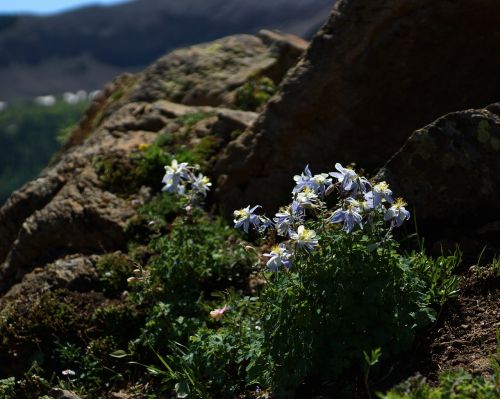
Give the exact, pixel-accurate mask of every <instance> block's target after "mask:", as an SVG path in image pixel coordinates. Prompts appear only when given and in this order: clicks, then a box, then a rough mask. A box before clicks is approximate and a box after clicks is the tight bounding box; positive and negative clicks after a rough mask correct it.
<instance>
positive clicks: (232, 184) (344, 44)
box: [216, 0, 500, 211]
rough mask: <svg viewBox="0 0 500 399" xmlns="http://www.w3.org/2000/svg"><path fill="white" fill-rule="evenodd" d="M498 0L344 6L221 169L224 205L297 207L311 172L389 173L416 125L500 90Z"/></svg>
mask: <svg viewBox="0 0 500 399" xmlns="http://www.w3.org/2000/svg"><path fill="white" fill-rule="evenodd" d="M499 33H500V6H499V4H498V2H497V1H495V0H477V1H472V0H453V1H452V0H443V1H434V0H371V1H365V0H342V1H339V2H338V3H337V5H336V8H335V9H334V11H333V13H332V15H331V17H330V19H329V21H328V22H327V23H326V24H325V25H324V27H323V28H322V29H321V31H320V32H319V33H318V34H317V35H316V36H315V38H314V39H313V41H312V43H311V45H310V47H309V49H308V50H307V52H306V54H305V56H304V57H303V59H302V60H301V61H300V62H299V64H298V65H297V66H296V67H295V69H294V70H292V71H291V73H289V75H288V76H287V78H286V79H285V80H284V82H283V83H282V85H281V87H280V90H279V91H278V94H277V95H276V96H275V97H274V99H273V100H272V101H271V102H270V103H269V104H268V106H267V109H266V110H265V112H264V113H263V114H262V115H261V116H260V118H259V119H258V121H257V122H256V124H255V126H254V127H253V128H252V130H251V131H248V132H247V133H246V134H245V135H243V136H241V137H240V139H239V140H238V141H237V142H235V143H233V144H232V145H230V146H229V147H228V148H227V150H226V152H225V154H224V155H223V157H222V159H221V161H220V162H219V164H218V165H217V168H216V172H217V174H218V175H219V176H220V177H219V184H218V192H219V196H220V198H221V201H222V203H223V206H224V207H225V208H226V211H230V210H231V208H232V207H236V206H246V205H248V204H250V203H259V204H262V205H264V207H265V208H270V209H269V210H271V209H272V208H276V207H278V206H279V205H280V204H282V203H283V202H284V201H286V200H287V199H288V196H289V191H290V189H291V183H290V182H291V181H290V178H291V177H292V176H293V175H294V174H296V173H297V172H299V171H301V170H302V169H303V167H304V166H305V165H306V164H308V163H309V164H310V165H311V168H312V169H313V171H320V170H331V169H332V168H333V165H334V163H335V162H341V163H350V162H356V163H357V164H358V165H359V166H361V167H363V168H365V170H368V171H375V170H376V169H377V168H379V167H381V166H382V165H384V163H385V162H386V161H387V159H388V158H389V157H390V156H391V155H392V154H394V153H395V151H397V150H398V149H399V148H400V147H401V146H402V145H403V144H404V142H405V141H406V139H407V138H408V137H409V136H410V134H411V133H412V132H413V131H414V130H416V129H417V128H419V127H421V126H423V125H425V124H426V123H429V122H430V121H432V120H434V119H436V118H438V117H439V116H441V115H444V114H446V113H448V112H452V111H455V110H457V109H467V108H480V107H483V106H486V105H487V104H490V103H493V102H495V101H497V100H498V96H499V93H500V74H499V73H498V71H499V70H500V51H499V50H500V42H499V41H498V35H499Z"/></svg>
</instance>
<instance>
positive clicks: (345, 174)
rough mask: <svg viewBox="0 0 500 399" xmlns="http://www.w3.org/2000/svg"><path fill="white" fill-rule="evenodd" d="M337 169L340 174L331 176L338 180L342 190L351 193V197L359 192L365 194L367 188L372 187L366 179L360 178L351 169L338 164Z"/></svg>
mask: <svg viewBox="0 0 500 399" xmlns="http://www.w3.org/2000/svg"><path fill="white" fill-rule="evenodd" d="M335 169H337V170H338V172H330V176H333V177H335V178H336V179H337V181H338V182H339V183H340V186H341V188H342V190H343V191H344V192H346V193H350V194H351V195H356V194H357V193H358V191H361V192H362V193H365V192H366V188H367V187H369V186H370V183H369V182H368V180H366V178H364V177H361V176H359V175H358V174H357V173H356V172H355V171H354V170H353V169H351V168H344V167H343V166H342V165H341V164H339V163H338V162H337V163H336V164H335Z"/></svg>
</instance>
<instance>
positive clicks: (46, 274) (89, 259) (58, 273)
mask: <svg viewBox="0 0 500 399" xmlns="http://www.w3.org/2000/svg"><path fill="white" fill-rule="evenodd" d="M97 260H98V256H94V255H93V256H83V255H79V254H76V255H70V256H67V257H65V258H62V259H58V260H57V261H55V262H54V263H51V264H49V265H47V266H45V268H37V269H35V270H33V271H32V272H31V273H28V274H26V275H25V276H24V277H23V279H22V281H21V282H20V283H18V284H15V285H14V286H12V287H11V288H10V289H9V291H8V292H7V293H6V294H5V295H4V296H2V297H1V298H0V308H3V307H4V304H6V303H8V302H12V301H14V300H17V299H18V298H26V297H29V298H34V297H36V296H39V295H41V294H42V293H43V292H45V291H48V290H55V289H57V288H67V289H70V290H75V291H87V290H90V289H91V288H92V286H93V284H94V283H95V282H96V281H97V279H98V277H97V274H96V271H95V268H94V266H95V264H96V263H97Z"/></svg>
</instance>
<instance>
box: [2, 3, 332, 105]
mask: <svg viewBox="0 0 500 399" xmlns="http://www.w3.org/2000/svg"><path fill="white" fill-rule="evenodd" d="M334 3H335V1H334V0H231V1H228V0H172V1H163V0H136V1H131V2H128V3H124V4H119V5H116V6H111V7H98V6H94V7H86V8H82V9H78V10H74V11H70V12H65V13H62V14H58V15H53V16H46V17H36V16H28V15H26V16H2V17H0V87H2V92H1V96H2V98H1V100H4V101H5V100H10V99H12V98H19V97H24V98H26V97H33V96H35V95H44V94H49V93H61V92H64V91H68V90H73V91H74V90H79V89H86V90H94V89H97V88H99V87H101V86H102V85H103V84H104V83H105V82H107V81H109V80H111V79H112V78H113V77H114V76H116V75H118V74H119V73H121V72H123V71H127V72H135V71H139V70H141V69H143V68H144V67H145V66H146V65H148V64H149V63H151V62H152V61H154V60H155V59H156V58H158V57H159V56H161V55H163V54H165V53H166V52H168V51H169V50H172V49H174V48H178V47H185V46H188V45H191V44H195V43H200V42H204V41H209V40H213V39H216V38H219V37H222V36H227V35H230V34H234V33H255V32H257V31H258V30H259V29H261V28H273V29H279V30H282V31H284V32H289V33H293V34H296V35H299V36H302V37H309V36H310V35H312V33H313V32H315V31H316V30H317V29H318V28H319V26H320V25H321V24H322V23H323V22H324V20H325V19H326V17H327V15H328V12H329V11H330V9H331V8H332V6H333V4H334Z"/></svg>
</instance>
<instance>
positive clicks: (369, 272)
mask: <svg viewBox="0 0 500 399" xmlns="http://www.w3.org/2000/svg"><path fill="white" fill-rule="evenodd" d="M318 227H319V226H318ZM376 242H377V240H374V239H373V238H370V237H368V236H366V235H365V234H364V233H363V231H360V230H358V231H356V232H353V233H351V234H348V233H345V232H342V231H338V230H337V229H334V228H331V229H324V230H322V235H321V243H320V246H319V248H318V249H317V250H316V251H315V252H314V253H311V254H305V253H304V254H302V255H301V256H299V257H297V259H296V262H295V265H294V267H293V270H291V271H290V272H288V273H284V272H280V273H277V274H275V275H272V276H271V277H270V283H269V284H268V286H267V287H266V289H265V291H264V293H263V298H262V300H263V301H264V302H265V303H266V308H265V310H266V311H265V312H264V314H265V315H266V316H265V318H264V324H263V325H264V331H265V334H266V338H265V340H264V344H265V350H266V351H267V352H268V353H269V354H270V356H271V359H272V367H273V372H272V380H273V381H272V384H273V386H274V388H275V390H276V392H277V393H278V394H279V395H281V396H284V397H288V396H293V392H294V390H295V389H296V387H297V386H298V385H299V384H300V383H301V382H302V381H303V380H304V379H305V378H306V377H307V378H308V379H309V380H316V381H322V380H325V379H335V378H336V377H339V376H340V375H341V374H342V372H344V371H346V370H347V369H350V368H353V367H355V368H359V369H360V367H361V366H362V365H363V351H366V352H368V351H370V350H371V349H374V348H381V349H382V353H383V354H384V357H385V358H390V357H391V356H393V355H396V354H398V353H400V352H402V351H404V350H407V349H409V348H410V347H411V345H412V343H413V338H414V334H415V331H416V329H417V328H418V327H422V326H424V325H426V324H428V323H430V322H431V321H432V320H433V312H432V311H431V310H430V309H429V307H428V305H429V303H428V302H427V301H426V298H425V295H423V294H422V293H423V292H425V291H426V287H425V284H424V282H423V281H422V280H421V279H420V277H419V276H418V274H417V273H416V271H415V269H414V267H413V266H412V262H411V259H410V258H405V257H404V256H402V255H400V254H399V253H398V252H397V243H396V242H395V241H394V240H386V242H385V244H384V246H383V247H379V248H378V249H376V250H372V249H371V248H372V246H373V244H375V243H376ZM422 256H423V255H422Z"/></svg>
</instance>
